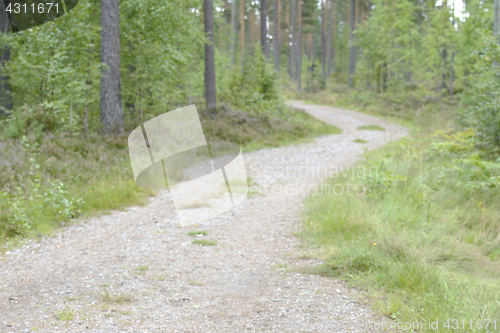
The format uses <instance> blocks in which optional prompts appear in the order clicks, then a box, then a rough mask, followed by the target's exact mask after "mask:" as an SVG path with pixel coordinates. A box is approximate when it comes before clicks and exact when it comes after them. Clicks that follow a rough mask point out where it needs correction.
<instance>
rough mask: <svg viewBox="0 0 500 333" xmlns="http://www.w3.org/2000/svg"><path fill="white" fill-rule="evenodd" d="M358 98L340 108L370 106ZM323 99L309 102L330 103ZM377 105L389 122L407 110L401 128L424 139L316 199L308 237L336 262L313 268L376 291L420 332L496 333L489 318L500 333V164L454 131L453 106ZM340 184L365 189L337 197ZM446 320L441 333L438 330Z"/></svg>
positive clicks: (361, 167)
mask: <svg viewBox="0 0 500 333" xmlns="http://www.w3.org/2000/svg"><path fill="white" fill-rule="evenodd" d="M357 93H358V92H353V93H351V95H348V96H347V98H345V99H344V100H342V101H341V102H339V104H340V105H343V106H345V105H349V103H350V104H351V105H353V104H355V105H356V104H357V106H358V108H359V107H362V105H363V104H361V103H357V102H356V103H353V102H352V101H358V102H359V99H356V98H355V97H353V95H355V94H357ZM322 94H323V96H319V97H317V98H316V96H314V95H309V96H307V97H308V99H309V100H310V101H314V102H316V103H322V102H324V100H325V98H326V97H327V94H326V93H322ZM325 96H326V97H325ZM333 96H334V97H332V100H333V102H331V103H330V104H336V102H335V100H334V98H335V96H337V95H335V91H333ZM339 104H337V106H338V105H339ZM370 105H371V107H370V108H369V109H370V110H369V111H370V113H373V114H378V115H379V116H380V115H382V116H384V115H385V114H387V115H390V116H391V117H397V114H398V113H401V115H402V116H401V117H400V118H399V121H398V122H400V123H409V124H410V128H411V129H412V132H413V134H414V135H413V137H412V138H409V139H403V140H400V141H398V142H395V143H392V144H390V145H388V146H386V147H383V148H381V149H379V150H377V151H374V152H372V153H370V154H368V155H367V159H366V161H364V162H361V163H359V164H358V165H357V166H355V167H353V170H354V174H352V173H351V172H349V173H348V174H347V175H346V177H342V176H339V177H333V178H331V179H329V180H327V181H326V182H325V183H324V184H323V185H324V191H323V193H321V192H320V194H319V195H315V196H311V197H310V198H309V199H308V200H307V209H306V211H304V230H303V233H302V237H303V238H304V239H305V240H306V241H307V242H308V243H309V244H310V245H311V246H312V247H313V248H314V252H316V253H319V256H320V257H321V258H322V259H323V260H324V261H325V262H326V264H325V265H323V266H321V267H317V268H315V269H314V270H313V271H314V272H315V273H320V274H325V275H330V276H338V277H341V278H343V279H345V280H347V281H349V282H350V283H351V284H352V285H354V286H357V287H359V288H362V289H364V290H367V291H368V292H369V293H370V294H371V295H372V296H373V297H374V307H375V308H376V309H377V310H378V311H380V312H382V313H383V314H385V315H387V316H390V317H392V318H394V319H395V320H397V321H401V322H412V323H413V322H422V323H424V325H423V326H422V327H423V329H422V330H419V331H432V332H436V331H439V332H450V331H455V332H463V331H472V332H486V331H487V330H486V329H485V326H486V323H487V320H488V319H491V320H495V319H497V322H496V329H495V327H494V326H493V323H490V326H489V329H490V331H498V329H499V328H500V303H499V301H498V300H499V299H500V282H499V279H498V277H499V276H500V262H499V258H500V244H499V241H500V224H499V220H500V206H499V205H498V202H499V200H500V191H499V187H500V182H499V179H500V163H499V161H498V160H496V158H497V157H496V156H491V155H489V154H487V153H485V152H484V151H481V150H479V149H477V148H475V147H474V138H473V134H474V133H473V132H472V131H470V130H460V129H453V128H450V127H451V125H452V122H450V119H451V120H453V117H452V113H451V112H450V111H452V107H453V105H452V104H451V103H450V104H448V105H447V104H446V103H443V102H441V103H439V102H433V103H428V104H425V105H416V106H415V105H413V107H412V106H408V109H404V108H403V109H401V110H396V111H394V109H391V108H389V107H390V105H389V106H388V105H387V101H384V100H382V99H380V98H379V99H378V100H374V101H373V103H371V104H370ZM377 105H378V106H379V108H377V107H376V106H377ZM351 107H352V106H351ZM388 108H389V109H388ZM417 111H418V112H417ZM426 117H429V118H430V119H425V118H426ZM437 128H440V129H443V128H445V130H441V131H440V132H436V131H435V130H436V129H437ZM431 133H433V134H431ZM336 184H339V185H338V186H342V187H343V188H344V189H345V187H349V186H350V187H352V189H351V190H350V193H351V194H352V193H354V191H355V190H356V189H357V191H358V193H360V192H362V191H361V188H363V189H365V191H364V193H363V194H362V195H349V194H348V193H347V191H346V190H345V191H344V193H343V194H342V195H336V194H335V193H333V191H332V190H331V189H333V188H334V186H335V185H336ZM347 184H349V185H347ZM337 188H340V187H337ZM339 192H340V191H337V193H339ZM448 319H449V321H447V320H448ZM452 319H457V322H458V324H457V323H456V322H453V321H452ZM436 320H439V329H438V330H435V329H428V322H429V321H431V322H434V321H436ZM462 320H464V321H463V322H462ZM471 320H472V322H470V321H471ZM446 324H448V325H446ZM426 325H427V326H426ZM457 325H458V326H457ZM426 327H427V329H426ZM453 328H455V329H453Z"/></svg>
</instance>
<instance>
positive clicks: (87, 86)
mask: <svg viewBox="0 0 500 333" xmlns="http://www.w3.org/2000/svg"><path fill="white" fill-rule="evenodd" d="M499 45H500V0H203V1H200V0H164V1H153V0H143V1H132V0H120V1H118V0H101V1H97V0H80V1H79V2H78V4H77V5H76V6H75V7H74V8H73V9H72V10H71V11H69V12H68V13H67V14H65V15H63V16H61V17H59V18H57V19H55V20H53V21H51V22H47V23H45V24H43V25H39V26H36V27H33V28H30V29H26V30H23V31H19V32H15V33H14V32H12V31H4V32H3V33H2V34H1V36H0V49H1V52H2V58H1V64H0V66H1V67H0V71H1V73H0V248H5V251H6V250H8V249H11V248H14V247H16V246H19V244H22V243H23V242H25V241H27V239H30V238H31V239H32V238H37V237H42V236H43V235H50V234H51V233H52V232H54V230H57V229H58V228H60V227H62V226H65V225H69V224H71V223H73V222H72V221H74V220H75V219H76V218H79V217H89V216H90V217H91V216H98V215H100V214H102V213H108V212H110V211H112V210H114V209H122V208H124V207H127V206H130V205H136V204H146V203H147V202H148V198H149V197H150V196H154V195H155V192H153V191H150V190H144V189H140V188H138V187H137V186H136V185H135V183H134V179H133V177H132V173H131V170H130V161H129V159H128V151H127V134H128V133H130V132H131V131H132V130H133V129H134V128H136V127H137V126H140V124H142V123H144V122H145V121H147V120H149V119H152V118H154V117H156V116H158V115H161V114H163V113H165V112H168V111H171V110H174V109H177V108H179V107H183V106H187V105H191V104H196V106H197V108H198V111H199V114H200V117H201V121H202V125H203V127H204V130H205V133H206V135H207V137H208V139H209V140H215V141H217V140H223V141H224V140H225V141H231V142H234V143H237V144H239V145H240V146H241V147H242V149H243V151H244V152H250V151H256V150H259V149H262V148H272V147H278V146H283V145H296V144H300V143H304V142H311V140H314V139H315V138H317V137H320V136H324V135H329V134H335V133H340V130H339V129H338V128H336V127H334V126H332V125H327V124H326V123H323V122H321V121H319V120H317V119H316V118H314V117H312V116H310V115H308V114H307V113H305V112H302V111H300V110H296V109H294V108H292V107H290V105H289V103H287V102H288V101H290V100H304V101H306V102H308V103H315V104H323V105H330V106H335V107H344V108H348V109H352V110H356V111H359V112H364V113H368V114H371V115H376V116H378V117H380V118H383V119H385V120H387V119H389V120H390V121H393V122H395V123H397V124H400V125H404V126H406V127H408V128H409V130H410V133H411V137H410V138H405V139H402V140H400V141H397V142H395V143H392V144H389V145H387V146H386V147H384V148H381V149H380V150H377V151H375V152H372V153H369V154H367V155H366V159H365V160H363V161H361V162H359V163H362V164H363V163H364V164H363V165H367V166H376V167H377V168H378V170H380V172H379V173H378V174H377V175H376V176H366V177H365V178H362V177H361V178H359V177H355V181H358V182H362V183H363V184H365V185H366V187H367V188H368V194H367V195H366V197H363V198H354V197H353V198H351V197H345V196H341V197H335V196H331V195H318V196H312V197H309V199H307V200H306V206H307V209H306V212H305V213H304V214H303V215H304V216H303V223H304V230H303V231H302V232H301V234H300V237H302V239H303V240H304V241H305V242H307V243H308V244H312V246H315V247H317V248H319V249H320V250H318V251H319V252H321V253H323V254H322V255H323V257H322V259H324V260H325V261H326V264H325V265H323V266H321V267H319V268H317V269H316V270H314V274H322V275H326V276H335V277H341V278H343V279H345V280H347V281H349V282H350V283H352V285H354V286H358V287H361V288H364V289H366V290H369V291H371V292H374V294H376V295H377V296H374V297H375V298H374V299H375V300H376V301H374V302H375V304H376V306H375V307H376V309H377V311H379V312H381V313H383V314H384V315H387V316H388V317H391V318H393V319H397V320H410V319H411V318H414V317H425V318H431V317H440V318H454V317H456V316H459V317H464V318H468V319H467V320H469V319H472V318H477V317H479V318H487V317H488V316H490V318H492V319H494V317H495V316H497V317H496V318H498V315H500V312H499V310H498V309H500V307H499V306H498V301H497V299H498V296H499V295H500V284H499V283H498V274H499V273H500V266H499V265H498V262H499V261H498V260H499V259H500V223H499V219H500V205H499V204H498V199H500V192H499V189H500V95H499V92H500V46H499ZM360 142H361V141H360ZM249 181H250V182H251V179H249ZM332 207H343V208H342V209H340V210H336V209H334V208H332ZM353 207H358V208H359V207H362V208H363V212H361V210H360V209H356V208H353ZM339 221H341V222H339ZM401 221H404V223H403V224H405V223H406V224H405V226H406V227H401V229H400V228H399V225H400V224H399V223H400V222H401ZM339 223H340V224H339ZM339 225H341V227H339ZM395 225H398V227H397V228H396V227H394V226H395ZM375 226H377V227H375ZM360 230H364V231H360ZM355 233H356V235H359V241H357V240H356V239H355V237H354V236H353V235H354V234H355ZM420 234H422V235H425V237H424V238H423V239H421V240H418V241H416V240H415V235H420ZM373 235H376V236H373ZM374 237H379V240H378V241H377V242H375V241H373V240H372V239H373V238H374ZM382 240H383V241H382ZM384 242H385V244H386V245H377V244H384ZM374 243H375V245H377V247H376V248H375V247H374V246H373V244H374ZM384 246H385V247H384ZM332 249H334V250H332ZM0 251H3V250H0ZM379 292H381V293H386V294H383V296H380V294H379ZM387 295H389V296H387ZM491 295H495V297H493V298H491V297H492V296H491ZM490 298H491V299H490ZM464 299H465V300H467V302H465V303H467V304H465V303H464V304H462V302H461V301H462V300H464ZM495 299H496V300H495ZM459 303H460V305H459ZM498 324H499V325H500V322H499V323H498ZM477 331H484V330H483V328H478V329H477Z"/></svg>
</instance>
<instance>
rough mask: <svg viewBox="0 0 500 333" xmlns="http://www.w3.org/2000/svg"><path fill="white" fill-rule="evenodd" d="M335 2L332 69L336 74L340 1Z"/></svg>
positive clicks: (334, 0) (335, 0) (333, 11)
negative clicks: (338, 8) (338, 3)
mask: <svg viewBox="0 0 500 333" xmlns="http://www.w3.org/2000/svg"><path fill="white" fill-rule="evenodd" d="M332 1H333V5H332V7H333V8H332V16H333V19H332V21H333V23H332V25H333V27H332V30H333V31H332V39H333V42H332V69H333V71H334V72H335V63H336V61H335V60H336V52H337V44H338V41H337V35H338V34H337V29H338V27H337V16H338V13H337V1H338V0H332Z"/></svg>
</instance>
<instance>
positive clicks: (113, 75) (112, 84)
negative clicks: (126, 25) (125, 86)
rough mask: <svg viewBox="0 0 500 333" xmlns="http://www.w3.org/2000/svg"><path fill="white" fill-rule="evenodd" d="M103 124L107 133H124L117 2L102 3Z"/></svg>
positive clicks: (111, 0) (103, 1) (105, 0)
mask: <svg viewBox="0 0 500 333" xmlns="http://www.w3.org/2000/svg"><path fill="white" fill-rule="evenodd" d="M101 62H102V64H103V65H104V69H103V73H102V77H101V122H102V124H103V125H104V131H105V132H106V133H112V132H114V133H121V132H123V130H124V123H123V106H122V97H121V74H120V63H121V61H120V9H119V5H118V0H101Z"/></svg>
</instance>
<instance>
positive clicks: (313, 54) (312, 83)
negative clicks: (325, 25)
mask: <svg viewBox="0 0 500 333" xmlns="http://www.w3.org/2000/svg"><path fill="white" fill-rule="evenodd" d="M313 29H314V28H313ZM314 37H315V36H314V30H313V32H312V34H311V39H312V41H311V44H312V45H311V49H312V50H313V51H312V55H311V57H312V65H311V92H314V69H315V67H316V52H314V51H315V50H316V43H315V41H316V39H315V38H314Z"/></svg>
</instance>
